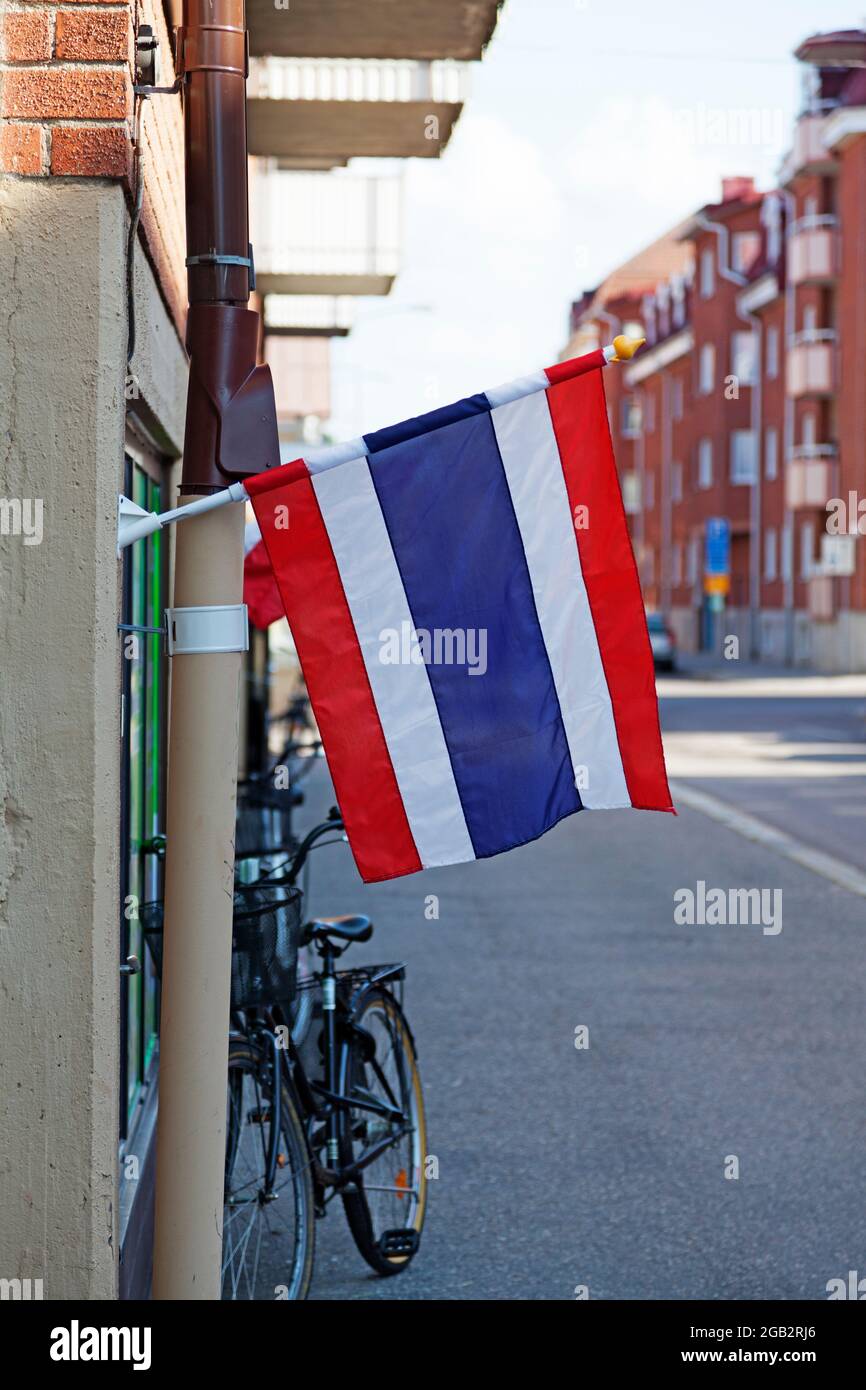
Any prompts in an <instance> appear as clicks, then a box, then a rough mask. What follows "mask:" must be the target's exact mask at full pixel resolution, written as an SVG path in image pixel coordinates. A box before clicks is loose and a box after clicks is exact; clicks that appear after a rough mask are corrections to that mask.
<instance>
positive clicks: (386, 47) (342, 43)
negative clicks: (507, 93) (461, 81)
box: [247, 0, 500, 61]
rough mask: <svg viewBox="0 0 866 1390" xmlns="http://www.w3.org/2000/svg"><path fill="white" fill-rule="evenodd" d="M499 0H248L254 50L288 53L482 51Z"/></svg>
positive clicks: (462, 54) (474, 54)
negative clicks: (282, 1) (280, 1)
mask: <svg viewBox="0 0 866 1390" xmlns="http://www.w3.org/2000/svg"><path fill="white" fill-rule="evenodd" d="M499 3H500V0H432V2H431V0H365V3H364V4H359V3H358V0H290V3H289V4H287V5H286V7H285V8H284V9H278V8H276V7H275V5H274V0H247V27H248V28H249V31H250V51H251V53H253V54H255V55H260V54H271V55H273V56H274V57H285V58H422V59H436V58H456V59H460V60H463V61H471V60H473V59H477V58H480V57H481V55H482V53H483V51H484V47H485V45H486V43H487V42H488V40H489V39H490V36H491V34H492V33H493V30H494V29H495V27H496V19H497V12H498V10H499Z"/></svg>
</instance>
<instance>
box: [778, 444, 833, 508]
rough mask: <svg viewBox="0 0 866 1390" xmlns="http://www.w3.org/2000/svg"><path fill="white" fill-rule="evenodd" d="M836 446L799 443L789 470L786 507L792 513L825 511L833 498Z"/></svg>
mask: <svg viewBox="0 0 866 1390" xmlns="http://www.w3.org/2000/svg"><path fill="white" fill-rule="evenodd" d="M836 458H837V452H836V445H835V444H796V445H795V446H794V448H793V449H792V450H791V455H790V457H789V459H788V463H787V466H786V468H785V505H786V507H788V508H790V510H791V511H800V510H802V509H804V508H811V509H816V508H817V509H819V510H821V511H823V509H824V508H825V507H826V505H827V499H828V498H829V497H832V496H833V475H834V472H835V465H836Z"/></svg>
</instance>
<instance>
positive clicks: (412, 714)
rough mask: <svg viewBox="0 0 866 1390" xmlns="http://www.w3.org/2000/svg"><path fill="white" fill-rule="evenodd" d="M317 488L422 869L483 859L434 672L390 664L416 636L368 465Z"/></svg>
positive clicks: (355, 465)
mask: <svg viewBox="0 0 866 1390" xmlns="http://www.w3.org/2000/svg"><path fill="white" fill-rule="evenodd" d="M312 482H313V489H314V491H315V494H316V500H317V501H318V504H319V509H320V511H321V513H322V518H323V520H324V523H325V527H326V529H327V532H328V536H329V538H330V541H331V547H332V549H333V551H334V556H335V559H336V561H337V568H338V569H339V571H340V579H341V580H342V584H343V589H344V591H345V594H346V600H347V602H348V604H349V611H350V612H351V614H352V622H353V623H354V625H355V632H356V634H357V637H358V643H359V645H360V648H361V655H362V656H363V658H364V665H365V667H366V669H367V675H368V676H369V679H370V686H371V688H372V691H373V699H374V700H375V702H376V709H377V711H378V714H379V719H380V721H381V724H382V732H383V733H384V735H385V742H386V743H387V745H388V752H389V753H390V755H391V762H392V764H393V767H394V775H395V777H396V778H397V786H398V787H399V789H400V795H401V796H402V798H403V805H404V807H405V809H406V816H407V818H408V821H409V827H410V829H411V831H412V836H413V839H414V840H415V846H416V848H417V850H418V855H419V857H420V859H421V863H422V864H423V865H424V867H425V868H432V867H434V866H435V865H437V864H457V863H462V862H464V861H465V860H467V859H474V858H475V851H474V850H473V848H472V841H471V840H470V838H469V831H468V830H467V828H466V818H465V816H464V815H463V806H462V804H461V801H460V796H459V794H458V791H457V784H456V782H455V781H454V772H453V769H452V767H451V759H450V758H449V756H448V749H447V747H446V744H445V735H444V734H443V732H442V725H441V723H440V720H439V714H438V711H437V709H436V702H435V701H434V699H433V691H432V689H431V687H430V678H429V676H428V674H427V668H426V666H425V665H424V664H423V662H419V663H417V664H416V663H415V662H411V661H410V662H407V663H406V664H402V663H400V664H390V663H387V662H383V661H382V659H381V658H382V652H383V643H384V642H385V641H386V633H387V632H394V633H396V634H397V640H398V641H399V642H400V644H401V647H402V646H404V645H406V644H405V642H404V640H403V634H404V633H406V632H409V633H412V634H414V631H415V628H414V623H413V621H412V614H411V612H410V611H409V603H408V600H407V598H406V591H405V589H404V588H403V581H402V580H401V578H400V571H399V569H398V568H397V561H396V559H395V558H394V551H393V550H392V548H391V540H390V537H389V535H388V530H387V528H386V526H385V518H384V517H383V515H382V509H381V507H380V506H379V499H378V497H377V496H376V489H375V487H374V486H373V479H372V477H371V476H370V468H369V465H368V463H367V460H366V458H359V459H355V460H354V461H353V462H351V463H346V464H343V466H342V467H341V468H333V469H326V470H325V471H324V472H323V473H316V474H314V475H313V480H312ZM404 624H405V625H406V626H405V627H404ZM336 679H338V680H339V672H337V673H336Z"/></svg>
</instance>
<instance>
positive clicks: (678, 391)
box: [671, 376, 685, 420]
mask: <svg viewBox="0 0 866 1390" xmlns="http://www.w3.org/2000/svg"><path fill="white" fill-rule="evenodd" d="M684 395H685V392H684V391H683V379H682V377H679V376H678V377H675V378H674V380H673V381H672V382H671V418H672V419H674V420H681V419H682V418H683V398H684Z"/></svg>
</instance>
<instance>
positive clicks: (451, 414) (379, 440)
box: [364, 393, 490, 454]
mask: <svg viewBox="0 0 866 1390" xmlns="http://www.w3.org/2000/svg"><path fill="white" fill-rule="evenodd" d="M489 410H490V402H489V401H488V399H487V397H486V396H485V395H484V394H483V393H479V394H478V395H476V396H466V397H465V398H464V399H463V400H462V401H455V402H454V404H453V405H443V406H440V408H439V409H438V410H430V411H428V413H427V414H426V415H414V416H413V417H412V419H411V420H403V421H402V422H401V423H400V424H399V425H388V426H387V428H386V429H383V430H374V431H373V433H372V434H365V435H364V443H365V444H366V445H367V448H368V449H369V451H370V453H371V454H377V453H379V452H380V450H382V449H390V448H392V447H393V446H394V445H395V444H402V443H404V442H405V440H407V439H416V438H418V436H419V435H422V434H429V432H430V431H431V430H438V429H441V428H442V426H443V425H451V424H453V423H454V421H455V420H466V419H469V418H470V417H471V416H473V415H481V414H483V413H484V412H485V411H489Z"/></svg>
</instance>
